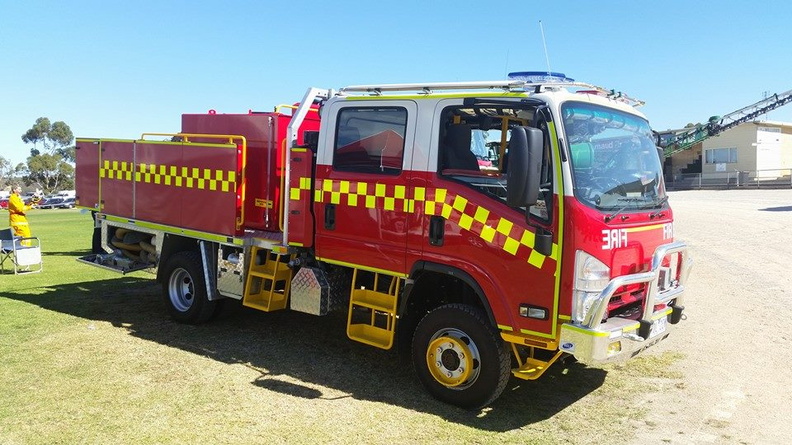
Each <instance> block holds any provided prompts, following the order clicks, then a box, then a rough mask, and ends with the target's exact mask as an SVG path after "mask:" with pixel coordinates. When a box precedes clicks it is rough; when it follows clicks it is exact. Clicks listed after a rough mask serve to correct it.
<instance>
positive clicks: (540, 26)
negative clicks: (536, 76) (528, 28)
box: [539, 20, 553, 75]
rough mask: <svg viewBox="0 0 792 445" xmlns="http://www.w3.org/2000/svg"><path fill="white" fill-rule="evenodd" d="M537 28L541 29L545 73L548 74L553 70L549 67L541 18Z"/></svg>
mask: <svg viewBox="0 0 792 445" xmlns="http://www.w3.org/2000/svg"><path fill="white" fill-rule="evenodd" d="M539 30H540V31H542V46H544V53H545V61H547V74H548V75H549V74H550V73H551V72H552V71H553V70H551V69H550V56H549V55H548V54H547V42H546V41H545V35H544V26H542V21H541V20H539Z"/></svg>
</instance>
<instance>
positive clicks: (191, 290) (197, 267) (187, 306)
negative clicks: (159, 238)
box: [162, 252, 222, 324]
mask: <svg viewBox="0 0 792 445" xmlns="http://www.w3.org/2000/svg"><path fill="white" fill-rule="evenodd" d="M163 277H164V280H163V281H162V295H163V297H164V300H165V305H166V306H167V307H168V313H169V314H170V316H171V318H173V319H174V320H175V321H178V322H179V323H188V324H200V323H205V322H207V321H209V320H210V319H211V318H212V317H213V316H214V315H215V313H216V312H217V311H218V310H219V307H220V305H219V303H220V302H221V301H222V300H215V301H209V299H208V298H207V295H206V280H204V275H203V268H202V267H201V256H200V255H198V253H196V252H178V253H176V254H174V255H173V256H171V257H170V259H169V260H168V262H167V264H166V266H165V273H164V274H163Z"/></svg>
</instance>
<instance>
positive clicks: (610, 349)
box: [608, 341, 621, 355]
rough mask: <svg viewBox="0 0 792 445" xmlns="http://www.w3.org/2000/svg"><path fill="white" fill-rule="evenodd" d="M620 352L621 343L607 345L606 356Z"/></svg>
mask: <svg viewBox="0 0 792 445" xmlns="http://www.w3.org/2000/svg"><path fill="white" fill-rule="evenodd" d="M620 352H621V342H620V341H615V342H613V343H611V344H609V345H608V355H614V354H618V353H620Z"/></svg>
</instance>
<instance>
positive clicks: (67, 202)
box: [57, 198, 74, 209]
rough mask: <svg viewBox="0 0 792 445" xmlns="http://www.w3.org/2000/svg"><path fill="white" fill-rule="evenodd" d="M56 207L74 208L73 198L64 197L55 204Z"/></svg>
mask: <svg viewBox="0 0 792 445" xmlns="http://www.w3.org/2000/svg"><path fill="white" fill-rule="evenodd" d="M57 207H58V208H59V209H71V208H74V198H65V199H64V200H63V202H62V203H60V204H58V205H57Z"/></svg>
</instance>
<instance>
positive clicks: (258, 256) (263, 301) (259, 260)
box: [242, 247, 292, 312]
mask: <svg viewBox="0 0 792 445" xmlns="http://www.w3.org/2000/svg"><path fill="white" fill-rule="evenodd" d="M290 260H291V256H290V255H281V254H277V253H273V252H272V251H270V250H268V249H262V248H259V247H253V250H252V251H251V253H250V265H249V267H248V274H247V280H245V294H244V296H243V298H242V305H244V306H248V307H252V308H254V309H258V310H261V311H265V312H270V311H277V310H280V309H285V308H286V305H287V303H288V301H289V286H290V284H291V279H292V270H291V269H290V268H289V261H290Z"/></svg>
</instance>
